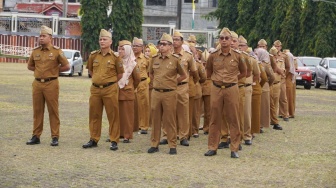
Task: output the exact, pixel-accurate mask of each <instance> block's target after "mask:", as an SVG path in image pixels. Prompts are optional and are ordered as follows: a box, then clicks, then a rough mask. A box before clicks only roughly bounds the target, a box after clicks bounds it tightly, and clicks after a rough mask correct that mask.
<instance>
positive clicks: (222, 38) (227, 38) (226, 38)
mask: <svg viewBox="0 0 336 188" xmlns="http://www.w3.org/2000/svg"><path fill="white" fill-rule="evenodd" d="M219 39H221V40H224V39H225V40H229V39H230V37H228V36H226V37H219Z"/></svg>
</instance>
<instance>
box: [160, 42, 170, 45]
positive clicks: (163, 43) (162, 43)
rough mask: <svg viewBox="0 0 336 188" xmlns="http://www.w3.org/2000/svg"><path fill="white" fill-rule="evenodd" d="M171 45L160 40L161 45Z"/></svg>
mask: <svg viewBox="0 0 336 188" xmlns="http://www.w3.org/2000/svg"><path fill="white" fill-rule="evenodd" d="M167 45H170V44H169V43H165V42H160V46H167Z"/></svg>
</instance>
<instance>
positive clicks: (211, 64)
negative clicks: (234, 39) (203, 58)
mask: <svg viewBox="0 0 336 188" xmlns="http://www.w3.org/2000/svg"><path fill="white" fill-rule="evenodd" d="M240 63H244V60H243V58H242V57H241V55H240V52H239V51H236V50H233V49H230V51H229V53H228V54H227V55H224V54H223V53H222V50H221V49H218V50H216V51H215V52H213V53H211V54H210V56H209V58H208V60H207V64H206V69H207V70H209V71H210V72H211V73H212V74H211V80H212V81H214V82H223V83H238V75H239V74H240V71H239V64H240ZM208 76H209V75H208Z"/></svg>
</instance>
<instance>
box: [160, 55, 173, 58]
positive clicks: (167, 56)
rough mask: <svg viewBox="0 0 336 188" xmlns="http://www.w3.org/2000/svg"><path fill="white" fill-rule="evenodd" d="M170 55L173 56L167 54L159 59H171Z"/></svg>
mask: <svg viewBox="0 0 336 188" xmlns="http://www.w3.org/2000/svg"><path fill="white" fill-rule="evenodd" d="M170 55H171V54H167V55H166V56H163V55H161V54H160V57H159V58H161V59H166V58H169V57H170Z"/></svg>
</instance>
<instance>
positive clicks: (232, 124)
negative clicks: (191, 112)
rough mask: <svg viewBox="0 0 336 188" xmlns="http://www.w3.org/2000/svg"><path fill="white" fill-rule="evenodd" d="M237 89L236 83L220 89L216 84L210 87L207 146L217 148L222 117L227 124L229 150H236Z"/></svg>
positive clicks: (238, 140) (237, 146) (238, 134)
mask: <svg viewBox="0 0 336 188" xmlns="http://www.w3.org/2000/svg"><path fill="white" fill-rule="evenodd" d="M238 113H239V89H238V85H234V86H232V87H230V88H225V89H221V88H218V87H216V86H212V88H211V115H210V127H209V136H208V148H209V149H210V150H217V148H218V144H219V140H220V134H221V132H220V131H221V125H222V117H223V114H225V115H226V116H225V119H226V121H227V123H228V125H229V130H230V137H231V144H230V149H231V151H235V152H236V151H238V148H239V144H240V136H241V135H240V127H239V114H238Z"/></svg>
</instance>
